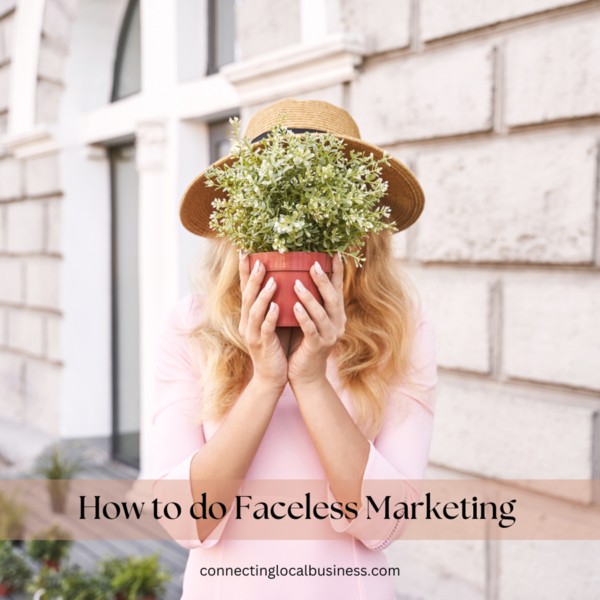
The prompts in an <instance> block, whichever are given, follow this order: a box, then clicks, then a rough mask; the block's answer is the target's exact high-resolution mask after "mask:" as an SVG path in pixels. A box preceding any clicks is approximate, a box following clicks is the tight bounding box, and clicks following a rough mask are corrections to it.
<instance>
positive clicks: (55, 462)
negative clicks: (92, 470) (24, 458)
mask: <svg viewBox="0 0 600 600" xmlns="http://www.w3.org/2000/svg"><path fill="white" fill-rule="evenodd" d="M85 460H86V458H85V456H84V455H83V454H81V453H75V452H74V449H72V448H69V447H64V446H59V445H58V444H53V445H52V446H49V447H48V448H47V449H46V450H45V451H44V452H43V453H42V454H41V455H40V456H39V457H38V458H37V460H36V463H35V467H34V470H33V471H34V473H35V474H36V475H40V476H41V477H43V478H44V479H73V477H74V476H75V475H77V473H79V472H80V471H81V470H82V469H83V467H84V465H85Z"/></svg>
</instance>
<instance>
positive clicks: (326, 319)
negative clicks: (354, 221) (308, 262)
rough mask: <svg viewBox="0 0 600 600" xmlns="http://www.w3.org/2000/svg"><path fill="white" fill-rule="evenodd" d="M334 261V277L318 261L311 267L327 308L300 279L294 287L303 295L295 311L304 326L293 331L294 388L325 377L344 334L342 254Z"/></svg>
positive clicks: (290, 373) (290, 365)
mask: <svg viewBox="0 0 600 600" xmlns="http://www.w3.org/2000/svg"><path fill="white" fill-rule="evenodd" d="M331 263H332V275H331V280H330V279H329V277H327V274H326V273H325V272H324V271H323V270H322V269H321V268H320V265H319V266H317V265H318V263H315V265H313V266H312V267H311V269H310V275H311V277H312V279H313V281H314V282H315V285H316V286H317V288H318V290H319V292H320V294H321V296H322V297H323V300H324V302H325V306H324V307H323V306H321V305H320V304H319V302H318V301H317V299H316V298H315V297H314V296H313V295H312V294H311V293H310V292H309V291H308V290H307V289H305V288H304V286H302V284H300V286H299V285H298V284H299V283H300V282H299V281H298V280H296V285H295V286H294V291H295V292H296V295H297V296H298V298H299V302H297V303H296V304H295V305H294V314H295V315H296V318H297V319H298V323H300V328H297V327H296V328H294V329H293V330H292V338H291V341H290V353H289V358H288V380H289V382H290V385H291V386H292V387H293V386H294V385H298V384H300V385H302V384H305V383H313V382H315V381H318V380H319V379H323V378H325V373H326V371H327V358H328V356H329V355H330V354H331V351H332V350H333V348H334V346H335V345H336V343H337V341H338V340H339V339H340V338H341V337H342V336H343V335H344V331H345V325H346V313H345V311H344V295H343V285H344V265H343V264H342V261H341V257H340V254H339V253H338V254H336V256H334V257H333V260H332V261H331Z"/></svg>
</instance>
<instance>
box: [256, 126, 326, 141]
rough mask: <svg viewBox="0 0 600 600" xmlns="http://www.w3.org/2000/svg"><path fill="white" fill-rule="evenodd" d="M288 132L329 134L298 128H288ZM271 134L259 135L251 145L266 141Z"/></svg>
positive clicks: (317, 130)
mask: <svg viewBox="0 0 600 600" xmlns="http://www.w3.org/2000/svg"><path fill="white" fill-rule="evenodd" d="M287 130H288V131H291V132H292V133H327V132H326V131H323V130H321V129H301V128H297V127H288V128H287ZM270 133H271V132H270V131H265V132H264V133H261V134H260V135H257V136H256V137H255V138H254V139H253V140H252V142H250V143H251V144H254V143H255V142H260V140H264V139H265V138H266V137H267V136H268V135H269V134H270Z"/></svg>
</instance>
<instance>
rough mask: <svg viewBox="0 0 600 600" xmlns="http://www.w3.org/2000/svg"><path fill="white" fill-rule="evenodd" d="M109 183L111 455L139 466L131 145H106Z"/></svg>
mask: <svg viewBox="0 0 600 600" xmlns="http://www.w3.org/2000/svg"><path fill="white" fill-rule="evenodd" d="M110 165H111V183H112V352H113V360H112V365H113V373H112V379H113V435H112V454H113V457H114V458H115V459H117V460H120V461H122V462H124V463H127V464H129V465H131V466H135V467H139V462H140V320H139V312H140V311H139V268H138V262H139V261H138V174H137V170H136V166H135V147H134V146H133V144H128V145H126V146H118V147H115V148H111V149H110Z"/></svg>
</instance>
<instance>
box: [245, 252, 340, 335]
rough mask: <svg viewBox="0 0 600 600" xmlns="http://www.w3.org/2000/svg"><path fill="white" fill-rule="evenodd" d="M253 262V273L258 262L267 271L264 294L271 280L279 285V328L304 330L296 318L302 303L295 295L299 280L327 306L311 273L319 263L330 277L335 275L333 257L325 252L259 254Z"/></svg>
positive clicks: (277, 291)
mask: <svg viewBox="0 0 600 600" xmlns="http://www.w3.org/2000/svg"><path fill="white" fill-rule="evenodd" d="M249 258H250V270H252V269H253V268H254V265H255V264H256V261H257V260H259V261H260V262H261V263H262V264H263V265H264V266H265V268H266V269H267V272H266V273H265V277H264V279H263V282H262V285H261V288H260V289H261V290H262V289H263V288H264V287H265V286H266V285H267V282H268V281H269V279H270V278H271V277H273V279H274V280H275V283H276V284H277V288H276V290H275V294H274V295H273V298H272V301H273V302H275V304H277V305H278V306H279V317H278V319H277V326H278V327H299V326H300V324H299V323H298V320H297V319H296V315H295V314H294V304H296V302H299V298H298V295H297V294H296V292H295V291H294V284H295V282H296V279H299V280H300V281H301V282H302V283H303V284H304V287H305V288H306V289H307V290H308V291H309V292H311V293H312V295H313V296H314V297H315V298H316V299H317V300H318V302H319V303H320V304H321V306H323V298H321V294H320V293H319V290H318V289H317V286H316V285H315V283H314V282H313V280H312V277H311V276H310V272H309V271H310V268H311V267H312V266H313V265H314V264H315V261H318V262H319V264H320V265H321V268H322V269H323V271H324V272H325V273H327V274H328V275H329V274H330V273H331V256H329V254H326V253H324V252H285V253H281V252H259V253H257V254H250V255H249Z"/></svg>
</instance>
